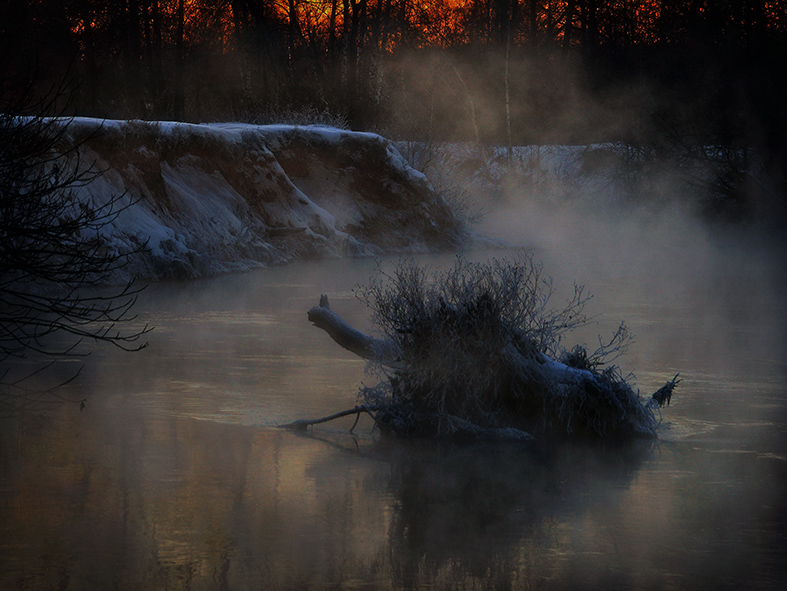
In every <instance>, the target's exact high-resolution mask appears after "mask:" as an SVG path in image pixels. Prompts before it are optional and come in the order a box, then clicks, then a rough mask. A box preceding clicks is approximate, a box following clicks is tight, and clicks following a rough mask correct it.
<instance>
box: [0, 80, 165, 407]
mask: <svg viewBox="0 0 787 591" xmlns="http://www.w3.org/2000/svg"><path fill="white" fill-rule="evenodd" d="M65 94H67V92H66V90H65V88H64V87H63V86H59V87H58V88H56V89H55V90H54V91H53V92H52V93H51V94H49V95H47V96H46V97H44V98H41V99H37V100H36V99H33V98H32V96H33V95H32V85H28V87H27V88H26V90H25V92H23V93H22V94H21V95H19V97H18V98H17V99H16V100H15V101H13V102H8V101H6V103H5V104H4V105H2V109H0V112H1V113H2V114H0V415H19V414H24V413H31V412H32V413H37V412H41V411H44V410H46V409H47V408H49V407H50V406H51V405H52V404H53V403H58V402H59V401H60V400H61V399H60V398H59V397H58V396H57V395H56V393H55V396H54V397H53V396H51V394H52V393H53V392H54V390H55V388H56V387H57V386H58V385H62V383H63V382H64V381H70V379H73V377H74V375H70V376H68V377H67V378H65V379H63V378H53V379H56V380H57V381H56V382H55V383H54V384H52V383H51V379H43V378H42V376H43V374H46V370H47V369H50V368H52V367H53V365H54V361H55V360H57V359H60V358H72V357H78V356H82V355H84V353H82V352H81V351H80V349H79V347H78V345H79V344H80V342H82V341H83V340H85V339H89V340H92V341H99V342H106V343H110V344H112V345H115V346H118V347H120V348H123V349H126V350H139V349H141V348H143V347H145V346H146V344H147V343H145V342H142V341H140V338H141V337H142V335H144V334H145V333H146V332H148V330H149V328H148V327H147V326H145V327H144V328H141V329H132V330H130V331H124V330H121V329H120V325H122V324H123V323H126V322H128V321H130V320H133V316H132V315H131V313H130V312H131V308H132V306H133V305H134V303H135V302H136V300H137V296H138V294H139V292H140V288H137V287H135V286H134V285H133V283H127V284H125V285H124V286H121V287H115V288H111V289H107V288H102V287H101V286H102V285H103V284H104V283H106V282H107V281H108V280H110V279H112V277H113V274H114V273H115V272H116V271H118V270H119V269H120V268H121V267H122V266H123V265H124V263H125V262H126V259H127V257H128V255H129V254H131V252H132V251H130V250H119V249H118V248H117V247H116V246H114V245H113V244H112V243H110V241H109V238H110V236H109V231H110V227H111V224H112V222H113V221H114V220H115V219H116V218H117V216H118V215H120V213H121V212H122V211H123V210H124V209H125V208H127V207H129V205H130V203H131V202H129V201H128V200H127V199H126V197H125V195H115V196H112V197H110V198H109V199H108V200H107V201H105V202H104V203H101V204H98V205H96V204H94V203H93V202H92V200H91V199H90V197H89V196H86V194H85V192H84V191H80V190H81V189H84V188H85V187H86V186H88V185H89V184H90V183H91V182H93V181H94V180H95V179H96V178H97V177H98V176H99V175H100V174H101V171H100V170H98V169H97V168H96V167H95V166H94V165H92V164H89V163H86V162H84V161H83V158H82V157H81V155H80V152H79V147H78V146H77V147H75V148H74V147H72V148H68V149H65V150H64V148H63V146H64V145H67V144H65V143H64V142H63V140H64V134H65V133H66V131H67V129H68V126H69V123H70V121H69V120H68V119H62V118H51V117H45V116H44V114H46V113H47V112H51V110H52V109H53V108H54V107H55V105H57V103H58V102H59V101H61V100H62V99H63V97H64V95H65ZM143 246H144V245H140V246H139V247H138V248H142V247H143ZM55 373H56V372H55ZM34 378H35V379H34Z"/></svg>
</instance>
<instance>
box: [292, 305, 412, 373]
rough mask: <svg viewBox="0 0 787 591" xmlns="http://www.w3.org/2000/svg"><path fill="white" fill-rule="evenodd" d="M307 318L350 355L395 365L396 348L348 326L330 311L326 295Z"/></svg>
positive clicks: (309, 312) (310, 311)
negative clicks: (353, 354)
mask: <svg viewBox="0 0 787 591" xmlns="http://www.w3.org/2000/svg"><path fill="white" fill-rule="evenodd" d="M307 316H308V318H309V321H310V322H311V323H312V324H313V325H314V326H316V327H317V328H320V329H322V330H324V331H325V332H326V333H328V336H330V337H331V338H332V339H333V340H334V341H335V342H336V343H337V344H338V345H339V346H340V347H342V348H344V349H347V350H348V351H350V352H351V353H355V354H356V355H358V356H359V357H362V358H363V359H370V360H375V361H377V362H379V363H383V364H385V365H394V364H395V362H396V358H397V350H396V347H395V346H394V345H393V344H392V343H389V342H388V341H384V340H383V339H375V338H374V337H371V336H369V335H367V334H365V333H363V332H361V331H360V330H357V329H355V328H353V327H352V326H350V325H349V324H348V323H347V322H346V321H345V320H344V319H343V318H342V317H341V316H339V315H338V314H337V313H336V312H334V311H333V310H331V306H330V303H329V302H328V296H327V295H325V294H322V295H321V296H320V304H319V305H318V306H314V307H313V308H312V309H311V310H309V311H308V313H307Z"/></svg>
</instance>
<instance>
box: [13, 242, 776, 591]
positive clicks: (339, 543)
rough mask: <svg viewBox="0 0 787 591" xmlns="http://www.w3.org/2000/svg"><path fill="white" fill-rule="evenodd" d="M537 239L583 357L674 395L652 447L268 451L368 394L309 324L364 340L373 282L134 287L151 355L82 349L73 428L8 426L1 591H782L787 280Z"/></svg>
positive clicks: (359, 369) (336, 431)
mask: <svg viewBox="0 0 787 591" xmlns="http://www.w3.org/2000/svg"><path fill="white" fill-rule="evenodd" d="M540 230H541V235H540V236H541V238H543V240H541V243H540V244H538V245H537V248H536V257H537V258H540V259H541V260H543V261H544V264H545V267H546V273H547V274H550V275H552V276H553V278H554V280H555V284H556V286H558V288H559V289H558V291H560V286H561V285H570V284H571V282H572V281H574V280H577V281H579V282H581V283H585V284H586V285H587V289H588V290H589V291H590V292H591V293H593V294H594V296H595V297H594V300H592V302H591V306H590V309H591V311H592V312H596V313H598V314H599V315H598V317H597V318H596V321H595V323H594V324H593V325H592V326H590V327H589V328H588V329H587V331H586V332H584V333H581V334H578V335H577V339H578V340H580V341H585V342H590V343H592V341H593V339H594V338H595V334H596V333H602V334H604V333H606V332H607V331H609V330H612V329H614V327H615V326H616V325H617V323H618V322H619V321H620V320H626V321H627V324H628V326H629V328H630V329H631V331H632V332H633V333H634V334H635V335H636V341H635V342H634V344H633V345H632V347H631V350H630V351H629V353H628V355H627V356H626V357H625V358H623V359H622V360H620V364H621V366H622V367H623V369H624V370H625V371H629V370H630V371H633V372H634V373H635V374H636V383H637V385H638V386H639V387H640V388H641V390H642V391H643V393H646V392H647V393H650V392H652V391H654V390H655V389H656V388H658V387H659V386H660V385H662V384H663V383H664V382H665V381H666V380H668V379H670V378H672V377H673V376H674V375H675V374H676V373H678V372H680V373H681V376H682V378H683V381H682V382H681V384H680V386H679V388H678V389H677V390H676V393H675V396H674V398H673V403H672V405H671V406H670V407H668V408H666V409H665V411H664V422H663V424H662V426H661V433H660V438H659V440H658V441H656V442H637V443H635V444H632V445H625V446H615V447H612V448H607V447H593V446H588V445H574V446H563V447H560V448H557V449H549V450H543V449H541V450H538V451H537V452H536V451H532V450H530V449H528V448H523V447H521V446H517V445H507V444H491V443H486V444H478V445H461V446H460V445H451V444H446V443H434V442H423V441H421V442H403V441H384V440H383V441H379V440H378V439H377V436H376V434H375V433H374V432H372V431H371V425H370V424H369V422H368V420H362V421H361V422H360V423H359V425H358V426H356V428H355V430H354V431H353V432H352V433H350V431H349V429H350V427H351V426H352V422H353V420H352V418H346V419H342V420H339V421H336V422H332V423H327V424H325V425H323V426H320V427H315V428H314V429H313V430H310V431H309V432H308V433H307V434H299V433H295V432H290V431H285V430H281V429H277V428H275V425H277V424H280V423H282V422H286V421H290V420H294V419H297V418H304V417H318V416H323V415H327V414H330V413H332V412H335V411H338V410H343V409H345V408H349V407H351V406H352V405H354V404H355V395H356V392H357V390H358V387H359V386H360V385H361V384H362V383H367V384H368V383H373V382H374V379H375V378H374V376H369V375H366V374H365V373H364V363H363V362H362V361H360V360H359V359H357V358H355V357H354V356H353V355H352V354H350V353H348V352H346V351H344V350H342V349H340V348H339V347H338V346H336V345H335V344H334V343H333V342H332V341H330V339H329V338H328V337H327V335H325V334H324V333H322V332H321V331H319V330H317V329H315V328H313V327H312V326H311V325H310V324H309V323H308V321H307V319H306V311H307V310H308V309H309V308H310V307H311V306H313V305H315V304H316V303H317V301H318V298H319V295H320V293H327V294H329V296H330V300H331V303H332V307H333V308H334V309H335V310H336V311H337V312H339V313H340V314H342V315H344V316H345V317H346V318H347V319H348V320H349V321H350V322H351V323H353V324H355V325H357V326H358V327H359V328H362V329H365V328H368V326H369V324H368V322H369V321H368V316H367V311H366V309H365V308H364V306H363V304H361V303H360V302H358V301H357V300H356V299H355V297H354V294H353V291H352V289H353V288H354V287H355V286H356V284H358V283H359V282H364V281H365V280H366V279H367V278H368V277H369V276H370V275H371V274H373V273H374V268H375V261H372V260H361V261H323V262H309V263H306V262H304V263H297V264H293V265H290V266H288V267H285V268H280V269H269V270H260V271H257V272H253V273H248V274H243V275H236V276H227V277H220V278H215V279H211V280H203V281H196V282H189V283H173V284H156V285H151V286H150V287H149V288H148V289H147V290H146V291H145V292H144V293H143V296H142V297H141V299H140V301H139V303H138V306H137V308H136V312H137V313H138V314H139V317H140V321H141V322H142V321H144V322H147V323H150V324H151V325H153V326H155V331H154V332H152V333H151V334H150V335H149V341H150V346H149V347H148V348H147V349H145V350H143V351H141V352H139V353H134V354H121V353H120V352H117V351H110V350H107V349H106V348H98V349H97V350H96V351H95V352H94V354H93V355H92V357H91V358H89V359H88V361H87V364H86V367H85V370H84V372H83V374H82V375H81V376H80V378H79V379H78V380H77V381H76V382H74V383H72V384H70V385H69V386H68V387H67V388H66V389H65V391H64V395H68V396H73V397H75V398H78V399H81V398H86V399H87V400H86V407H85V409H84V410H82V411H80V410H79V408H78V405H65V406H63V407H62V408H60V409H59V410H58V411H57V412H55V413H54V414H53V416H52V417H51V420H49V421H46V422H44V423H41V424H38V423H36V424H27V423H24V424H18V423H14V424H9V423H6V424H4V426H3V431H2V440H1V441H2V454H1V455H0V567H1V568H0V588H1V589H9V590H11V589H98V590H106V589H129V590H147V589H152V590H157V589H238V590H243V589H487V588H490V589H491V588H494V589H613V590H614V589H701V588H702V589H779V588H784V587H783V586H784V585H787V500H786V499H787V497H786V496H785V494H786V493H787V385H786V384H787V361H786V359H785V353H784V352H785V350H787V322H785V320H786V319H787V314H786V313H785V312H786V310H787V307H786V306H785V301H784V296H783V291H782V288H783V284H782V280H783V279H784V278H785V276H784V273H783V271H781V270H780V268H779V266H778V265H777V264H776V263H774V262H773V261H772V260H771V259H770V258H769V255H767V254H763V252H760V251H757V250H756V249H754V248H752V249H748V248H747V247H741V246H736V247H729V246H724V245H720V244H715V243H711V242H708V241H705V240H703V241H701V244H700V245H699V246H698V244H693V243H692V244H690V243H687V242H685V241H684V242H681V243H675V242H673V241H672V240H669V241H662V242H660V243H659V245H658V248H655V247H654V246H653V245H651V244H645V245H644V248H638V249H636V251H637V252H636V254H635V253H634V249H633V248H629V246H630V245H631V244H632V242H631V240H632V237H631V236H627V237H626V236H617V237H616V238H615V239H614V240H611V241H610V243H609V244H607V246H606V247H605V248H598V247H597V246H598V245H597V244H589V243H588V244H584V243H583V241H582V238H581V237H576V236H574V238H573V239H572V243H571V247H570V248H568V246H567V240H568V237H567V236H566V235H565V232H566V231H565V230H564V233H563V234H561V233H560V232H557V231H556V230H555V229H554V228H552V229H545V228H544V227H541V228H540ZM533 234H534V235H535V236H536V237H538V236H539V234H538V232H537V231H536V230H535V229H534V230H533ZM639 239H642V236H641V235H638V240H639ZM627 240H628V241H629V242H626V241H627ZM640 246H642V244H640ZM503 254H504V253H499V252H498V253H475V254H468V255H467V256H468V257H469V258H477V259H483V258H485V257H488V256H501V255H503ZM450 260H451V257H435V256H429V257H421V259H420V262H421V263H423V264H426V265H430V266H437V265H442V264H446V263H448V264H450ZM383 264H386V263H385V262H384V263H383ZM558 296H559V293H558Z"/></svg>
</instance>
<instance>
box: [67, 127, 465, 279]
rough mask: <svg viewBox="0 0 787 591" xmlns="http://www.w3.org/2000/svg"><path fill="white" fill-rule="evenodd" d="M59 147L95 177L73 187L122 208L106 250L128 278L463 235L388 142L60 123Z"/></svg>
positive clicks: (384, 248) (417, 245) (390, 248)
mask: <svg viewBox="0 0 787 591" xmlns="http://www.w3.org/2000/svg"><path fill="white" fill-rule="evenodd" d="M67 132H68V133H67V135H66V143H65V144H64V146H63V150H64V151H68V150H69V149H70V148H72V147H73V146H75V145H78V146H79V153H80V161H81V164H80V165H81V166H89V165H93V166H95V167H96V168H97V169H99V170H102V171H103V174H102V175H101V176H100V177H99V178H97V179H96V180H95V181H94V182H92V183H90V184H89V185H87V186H85V187H82V188H80V189H78V191H77V194H78V196H79V197H80V198H82V199H86V200H90V201H92V202H93V203H94V204H95V205H100V204H102V203H106V202H107V201H108V200H110V199H111V197H112V196H113V195H114V196H117V195H121V194H122V195H123V197H122V200H121V202H122V203H124V204H128V205H129V206H128V207H127V208H126V209H124V210H123V211H122V212H121V213H120V215H119V216H118V217H117V219H116V220H114V221H113V223H112V224H111V225H110V226H109V227H108V228H107V236H106V238H107V241H108V246H109V247H110V248H118V249H121V248H122V249H129V248H137V249H139V246H140V245H144V246H142V248H141V249H140V251H139V253H138V254H135V255H134V256H133V257H132V259H131V260H130V263H129V265H128V267H127V268H126V269H125V274H126V276H118V277H117V280H118V281H122V280H124V279H127V278H130V277H136V278H144V279H162V278H168V277H185V278H190V277H199V276H204V275H212V274H218V273H225V272H233V271H244V270H249V269H252V268H254V267H259V266H265V265H273V264H282V263H286V262H289V261H292V260H296V259H300V258H307V257H308V258H313V257H341V256H367V255H375V254H381V253H386V252H428V251H436V250H442V249H446V248H452V247H455V246H457V245H459V244H460V243H461V242H463V241H464V240H465V239H466V234H465V232H464V230H463V226H462V224H461V222H460V220H459V219H458V217H457V216H456V215H455V213H454V212H453V211H452V209H451V208H450V207H449V205H448V204H447V203H446V201H445V200H444V199H443V198H442V197H441V196H440V195H439V194H438V193H437V192H436V191H435V190H434V189H433V187H432V185H431V184H430V183H429V181H428V180H427V179H426V177H425V176H424V175H423V174H421V173H419V172H417V171H415V170H414V169H412V168H410V167H409V166H408V165H407V164H406V162H405V161H404V159H403V158H402V157H401V155H400V154H399V153H398V152H397V150H396V149H395V148H394V147H393V145H392V144H391V143H390V142H389V141H387V140H386V139H384V138H382V137H380V136H378V135H375V134H369V133H355V132H349V131H344V130H339V129H334V128H329V127H322V126H306V127H298V126H284V125H273V126H255V125H243V124H210V125H193V124H185V123H171V122H160V123H149V122H141V121H127V122H124V121H99V120H94V119H84V118H77V119H74V120H73V121H71V122H70V124H69V126H68V129H67Z"/></svg>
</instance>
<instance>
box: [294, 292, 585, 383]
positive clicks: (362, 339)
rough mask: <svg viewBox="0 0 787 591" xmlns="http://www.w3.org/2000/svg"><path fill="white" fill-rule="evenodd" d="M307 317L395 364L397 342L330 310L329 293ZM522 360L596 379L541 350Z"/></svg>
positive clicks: (350, 345)
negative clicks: (533, 357) (368, 331)
mask: <svg viewBox="0 0 787 591" xmlns="http://www.w3.org/2000/svg"><path fill="white" fill-rule="evenodd" d="M308 318H309V321H310V322H311V323H312V324H313V325H314V326H316V327H317V328H320V329H322V330H324V331H325V332H326V333H328V336H330V337H331V338H332V339H333V340H334V341H335V342H336V343H337V344H338V345H339V346H341V347H343V348H344V349H347V350H348V351H350V352H351V353H355V354H356V355H358V356H359V357H362V358H363V359H370V360H374V361H377V362H379V363H382V364H383V365H387V366H389V367H395V366H396V361H397V354H398V351H397V348H396V346H395V345H394V344H393V343H390V342H389V341H386V340H384V339H376V338H374V337H371V336H369V335H367V334H365V333H363V332H361V331H360V330H357V329H356V328H353V327H352V326H351V325H350V324H348V323H347V322H346V321H345V320H344V319H343V318H342V317H341V316H339V315H338V314H337V313H336V312H334V311H333V310H331V306H330V303H329V302H328V296H327V295H325V294H322V295H321V296H320V304H319V305H318V306H314V307H313V308H312V309H311V310H309V312H308ZM508 353H509V355H515V356H518V357H520V358H522V356H521V354H519V353H518V352H517V351H515V350H511V351H509V352H508ZM521 363H522V364H525V365H528V364H529V365H532V367H533V370H534V371H536V370H537V371H539V373H542V374H543V377H544V378H545V379H550V380H553V381H555V382H575V381H577V380H582V379H593V374H592V373H591V372H589V371H588V370H586V369H578V368H576V367H570V366H568V365H566V364H564V363H560V362H559V361H554V360H553V359H550V358H549V357H547V356H546V355H544V354H543V353H539V354H538V356H537V359H536V360H530V359H528V360H525V359H524V358H522V360H521Z"/></svg>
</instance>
